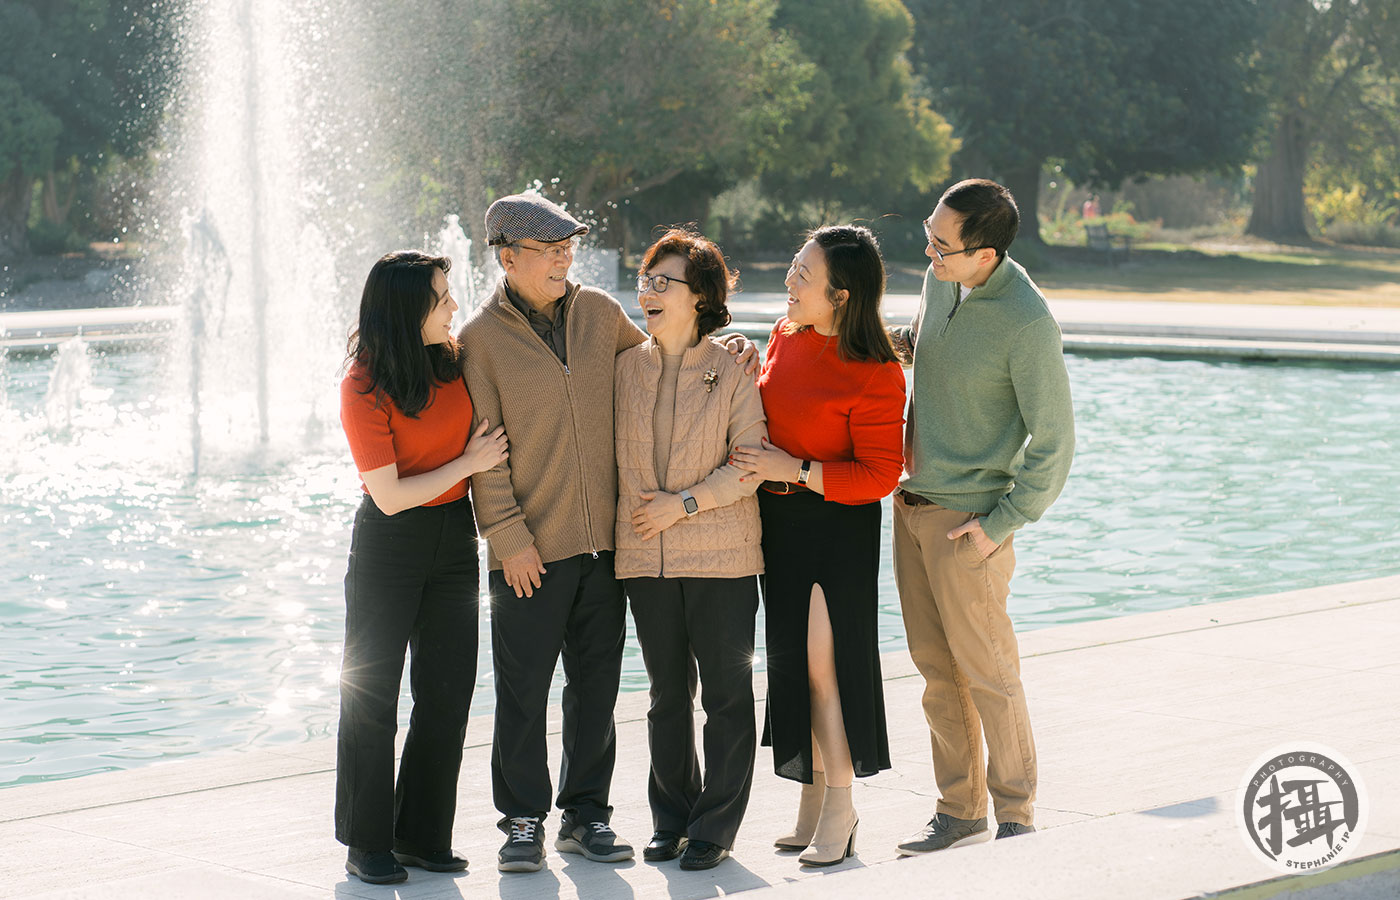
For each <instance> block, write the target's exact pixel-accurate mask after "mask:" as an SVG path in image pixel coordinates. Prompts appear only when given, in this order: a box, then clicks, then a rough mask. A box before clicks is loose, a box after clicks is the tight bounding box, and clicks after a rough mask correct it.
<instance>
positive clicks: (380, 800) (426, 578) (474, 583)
mask: <svg viewBox="0 0 1400 900" xmlns="http://www.w3.org/2000/svg"><path fill="white" fill-rule="evenodd" d="M479 574H480V569H479V567H478V565H477V551H476V525H475V522H474V521H473V519H472V508H471V502H470V501H469V500H467V499H466V498H463V499H461V500H457V501H454V502H452V503H446V504H443V505H441V506H419V507H415V508H413V509H406V510H404V511H403V512H400V513H398V514H396V515H393V516H386V515H384V513H382V512H380V511H379V508H378V507H377V506H375V505H374V501H373V500H371V499H370V498H369V497H368V496H366V497H365V499H364V502H363V503H362V504H361V505H360V509H359V511H358V512H356V513H355V530H354V533H353V536H352V537H351V540H350V564H349V568H348V570H347V571H346V573H345V653H344V658H343V661H342V663H341V668H340V731H339V739H338V744H337V747H336V766H335V771H336V781H335V836H336V840H338V841H340V842H341V843H342V844H348V845H350V846H352V847H359V848H362V849H366V850H389V849H391V848H392V847H401V848H407V849H418V850H422V851H432V850H440V849H444V848H447V847H450V846H451V845H452V820H453V817H454V815H455V814H456V810H457V774H458V772H459V771H460V770H461V767H462V744H463V742H464V741H465V739H466V734H467V714H468V711H469V709H470V707H471V700H472V688H473V687H474V685H475V684H476V643H477V628H478V625H477V616H478V610H479V597H478V595H479V592H480V587H479V583H478V577H479ZM405 649H408V650H409V651H410V653H411V655H412V664H411V665H410V667H409V685H410V687H411V689H412V692H413V712H412V714H411V716H410V718H409V725H408V735H407V737H406V738H405V740H404V747H403V758H402V760H401V761H400V763H399V777H398V783H397V785H396V784H395V782H394V734H395V732H396V731H397V730H398V705H399V685H400V683H401V681H402V680H403V664H404V650H405Z"/></svg>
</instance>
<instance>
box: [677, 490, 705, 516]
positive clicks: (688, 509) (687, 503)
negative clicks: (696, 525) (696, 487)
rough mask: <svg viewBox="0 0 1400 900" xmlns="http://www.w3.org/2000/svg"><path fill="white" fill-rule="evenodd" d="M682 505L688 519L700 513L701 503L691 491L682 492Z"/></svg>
mask: <svg viewBox="0 0 1400 900" xmlns="http://www.w3.org/2000/svg"><path fill="white" fill-rule="evenodd" d="M681 505H682V506H684V507H685V514H686V516H687V517H690V516H693V515H695V514H696V513H698V512H699V511H700V501H699V500H696V499H695V497H694V496H693V495H692V494H691V493H690V491H688V490H687V491H681Z"/></svg>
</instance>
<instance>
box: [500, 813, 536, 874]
mask: <svg viewBox="0 0 1400 900" xmlns="http://www.w3.org/2000/svg"><path fill="white" fill-rule="evenodd" d="M496 827H497V828H499V829H501V830H502V831H504V832H505V833H506V835H507V837H506V842H505V843H504V844H502V845H501V852H500V853H497V854H496V868H497V869H499V870H500V871H502V872H538V871H539V870H540V869H542V868H544V829H543V828H541V827H540V820H539V819H538V818H536V817H535V816H515V817H513V818H511V817H507V818H504V819H502V820H501V821H499V822H497V823H496Z"/></svg>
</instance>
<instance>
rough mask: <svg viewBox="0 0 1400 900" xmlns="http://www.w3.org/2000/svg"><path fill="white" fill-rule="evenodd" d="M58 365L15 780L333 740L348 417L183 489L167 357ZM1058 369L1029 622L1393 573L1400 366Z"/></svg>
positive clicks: (31, 582)
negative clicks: (1064, 394) (1054, 495)
mask: <svg viewBox="0 0 1400 900" xmlns="http://www.w3.org/2000/svg"><path fill="white" fill-rule="evenodd" d="M55 360H56V357H53V356H12V357H10V358H8V359H6V360H4V361H3V363H0V365H3V371H2V372H0V374H2V375H3V379H0V383H3V388H4V391H3V395H0V396H2V397H3V406H2V407H0V418H2V419H3V421H0V424H2V425H3V430H0V559H3V561H4V568H3V571H2V572H0V786H10V785H15V784H22V783H26V782H32V781H40V780H47V779H55V778H68V777H74V776H78V775H83V774H87V773H91V772H98V771H104V770H109V769H119V768H128V767H132V766H137V765H140V764H142V763H144V762H146V761H150V760H158V759H170V758H176V757H181V756H188V755H192V754H197V753H201V752H205V751H209V750H213V749H217V748H233V747H249V746H267V745H273V744H279V743H289V742H296V741H305V740H308V739H312V738H318V737H324V736H327V735H330V734H332V733H333V731H334V727H335V719H336V679H337V673H338V667H339V657H340V640H341V628H342V612H343V598H342V595H341V587H340V584H341V578H342V576H343V574H344V567H345V555H346V551H347V548H348V544H349V523H350V521H351V516H352V511H353V508H354V505H355V503H356V502H357V500H358V496H357V494H358V486H357V482H356V479H355V476H354V473H353V466H352V464H351V462H350V459H349V454H348V452H347V451H346V450H345V448H344V444H343V438H342V437H341V435H340V433H339V429H338V425H337V424H336V423H335V422H334V421H333V420H331V421H321V422H315V421H312V422H309V423H306V424H305V425H304V426H303V427H302V428H301V429H300V430H299V431H298V433H297V435H296V438H295V439H294V440H282V441H280V442H278V441H274V442H273V443H272V444H271V445H269V446H268V447H266V448H263V449H259V450H256V451H249V450H247V449H239V448H240V447H244V446H246V445H244V444H238V443H237V442H229V445H228V447H223V446H222V445H220V444H219V442H218V441H217V440H210V442H209V444H210V446H208V447H206V454H205V458H204V461H203V462H202V464H201V473H202V474H201V475H200V477H199V478H198V479H191V478H190V477H189V475H188V474H187V473H188V471H189V453H188V444H189V438H188V436H187V431H188V430H187V427H186V426H187V419H188V412H187V411H183V410H181V409H180V408H179V407H178V405H176V404H174V403H172V402H170V401H168V400H166V399H164V398H163V393H164V392H163V391H162V390H161V385H162V384H163V383H164V381H165V380H166V377H167V376H166V374H165V372H164V370H163V368H162V363H161V361H160V358H159V357H158V356H157V355H156V354H154V353H151V352H142V351H128V352H109V353H107V354H106V355H105V356H103V357H101V358H100V359H94V360H92V361H91V366H90V370H91V371H90V375H89V376H87V377H86V378H84V379H79V380H78V382H77V384H78V387H77V389H76V390H73V391H70V392H69V394H70V396H67V397H66V398H65V397H64V396H47V395H48V394H49V393H50V391H49V386H50V379H51V377H52V373H53V370H54V366H55ZM1068 363H1069V370H1070V376H1071V379H1072V381H1073V386H1074V394H1075V404H1076V408H1077V411H1078V421H1079V451H1078V454H1077V457H1076V460H1075V465H1074V470H1073V472H1072V473H1071V475H1070V481H1069V484H1068V486H1067V487H1066V489H1065V492H1064V494H1063V495H1062V497H1061V498H1060V500H1059V502H1058V503H1057V504H1056V505H1055V506H1054V507H1053V508H1052V509H1051V511H1050V513H1049V514H1048V515H1047V517H1046V518H1045V520H1044V521H1042V522H1041V523H1039V524H1037V525H1034V526H1031V527H1028V528H1027V529H1025V530H1024V531H1023V532H1022V533H1021V534H1020V535H1018V537H1017V556H1018V559H1019V569H1018V572H1017V576H1016V579H1015V581H1014V582H1013V585H1012V588H1013V596H1012V599H1011V609H1012V613H1013V616H1014V618H1015V620H1016V622H1017V623H1018V626H1019V627H1020V628H1022V629H1030V628H1039V627H1044V626H1047V625H1055V624H1061V623H1067V622H1078V621H1084V620H1089V619H1098V618H1104V617H1107V616H1116V615H1123V614H1126V613H1132V612H1139V611H1145V610H1155V609H1164V608H1169V607H1175V606H1181V605H1185V604H1192V603H1205V602H1210V601H1212V600H1220V599H1225V598H1230V597H1240V596H1247V595H1253V594H1261V593H1270V592H1275V591H1283V590H1290V589H1294V588H1301V587H1308V586H1314V585H1323V584H1331V583H1335V582H1341V581H1350V580H1356V579H1361V578H1367V577H1375V576H1380V575H1386V574H1396V573H1400V514H1397V509H1400V479H1397V477H1396V468H1397V466H1396V451H1397V449H1398V448H1400V372H1397V371H1396V370H1393V369H1367V368H1331V367H1325V366H1285V365H1249V364H1232V363H1213V362H1200V361H1190V360H1162V359H1148V358H1099V357H1079V356H1072V357H1070V358H1069V360H1068ZM333 392H334V382H333V381H332V382H329V383H328V385H327V394H328V396H329V397H332V398H333V396H334V394H333ZM327 408H333V404H331V405H330V406H328V407H327ZM888 519H889V517H888V513H887V514H886V528H887V529H888V524H889V521H888ZM884 572H885V579H884V591H883V596H884V603H883V606H882V609H881V628H882V631H881V634H882V642H883V646H884V649H887V650H899V649H901V648H902V646H903V632H902V628H901V623H900V618H899V609H898V601H897V598H896V597H895V593H894V588H893V582H892V577H891V576H890V575H889V572H890V569H889V566H888V562H887V563H886V565H885V567H884ZM482 624H483V628H482V638H483V639H482V659H481V667H480V674H479V683H478V690H477V700H476V701H475V707H474V708H475V709H476V710H477V711H484V710H486V709H488V708H489V706H490V700H491V688H492V686H491V672H490V664H489V650H490V647H489V640H488V639H487V635H488V631H487V623H486V622H485V620H484V617H483V623H482ZM761 642H762V632H761V629H760V651H759V655H760V660H761V656H762V649H761ZM627 652H628V657H627V659H626V661H625V673H624V688H625V689H628V690H638V689H642V688H644V687H645V675H644V673H643V671H642V666H641V659H640V655H639V653H638V651H637V649H636V645H635V642H631V641H629V645H628V651H627ZM405 708H406V705H405Z"/></svg>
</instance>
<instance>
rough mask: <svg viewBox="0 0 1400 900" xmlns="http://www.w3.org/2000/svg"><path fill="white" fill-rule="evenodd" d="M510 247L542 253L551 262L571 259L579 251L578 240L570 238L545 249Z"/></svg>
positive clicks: (522, 246)
mask: <svg viewBox="0 0 1400 900" xmlns="http://www.w3.org/2000/svg"><path fill="white" fill-rule="evenodd" d="M510 246H512V247H516V248H518V249H520V250H533V251H535V252H536V253H542V254H544V255H545V256H547V257H549V258H550V259H551V260H561V259H571V258H572V257H573V255H574V251H575V250H577V249H578V238H569V239H568V240H567V241H560V242H559V243H557V244H549V245H547V246H544V247H530V246H527V245H525V244H521V243H515V244H511V245H510Z"/></svg>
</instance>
